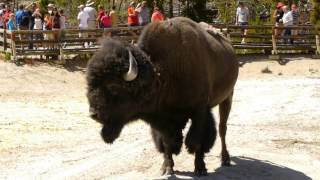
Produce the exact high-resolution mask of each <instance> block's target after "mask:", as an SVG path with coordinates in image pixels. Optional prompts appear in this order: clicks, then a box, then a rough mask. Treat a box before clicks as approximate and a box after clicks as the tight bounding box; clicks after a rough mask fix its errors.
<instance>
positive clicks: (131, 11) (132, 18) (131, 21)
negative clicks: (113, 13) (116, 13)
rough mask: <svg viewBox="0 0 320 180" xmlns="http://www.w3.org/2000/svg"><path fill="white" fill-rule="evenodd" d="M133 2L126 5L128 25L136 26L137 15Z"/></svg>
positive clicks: (137, 21)
mask: <svg viewBox="0 0 320 180" xmlns="http://www.w3.org/2000/svg"><path fill="white" fill-rule="evenodd" d="M134 5H135V3H134V1H132V2H131V3H130V4H129V7H128V26H138V25H139V20H138V15H137V12H136V10H135V7H134Z"/></svg>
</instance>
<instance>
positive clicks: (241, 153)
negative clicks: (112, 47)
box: [0, 57, 320, 180]
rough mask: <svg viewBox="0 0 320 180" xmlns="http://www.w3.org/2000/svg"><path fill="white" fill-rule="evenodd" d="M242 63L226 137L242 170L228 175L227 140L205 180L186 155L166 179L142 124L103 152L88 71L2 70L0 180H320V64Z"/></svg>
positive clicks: (1, 66)
mask: <svg viewBox="0 0 320 180" xmlns="http://www.w3.org/2000/svg"><path fill="white" fill-rule="evenodd" d="M242 60H246V61H245V63H244V64H243V66H242V67H241V70H240V77H239V81H238V83H237V85H236V90H235V96H234V104H233V109H232V112H231V115H230V120H229V122H228V133H227V144H228V148H229V151H230V154H231V155H232V163H233V166H232V167H229V168H224V167H223V168H221V167H220V165H219V164H220V163H219V151H220V142H219V139H218V141H217V143H216V144H215V146H214V148H213V149H212V151H211V152H210V153H209V154H207V156H206V162H207V168H208V170H209V175H208V176H206V177H202V178H196V177H194V176H192V171H193V156H191V155H189V154H187V153H186V151H185V149H184V150H183V152H182V153H181V154H180V155H179V156H175V157H174V160H175V170H176V175H173V176H170V177H160V176H159V175H158V173H159V168H160V166H161V163H162V156H161V155H160V154H159V153H157V152H156V151H155V148H154V145H153V142H152V141H151V138H150V135H149V127H148V126H147V125H145V124H144V123H143V122H141V121H139V122H136V123H133V124H131V125H129V126H127V127H126V128H125V129H124V130H123V132H122V134H121V137H120V138H119V139H118V140H117V141H116V142H115V143H114V144H113V145H106V144H104V143H103V141H102V140H101V138H100V136H99V132H100V126H99V125H98V124H97V123H95V122H94V121H93V120H91V119H90V118H89V117H88V104H87V100H86V97H85V93H86V86H85V80H84V72H83V71H84V69H83V66H77V65H72V66H68V67H59V66H52V65H47V64H36V65H34V66H29V65H25V66H22V67H17V66H15V65H14V64H12V63H6V62H3V61H0V179H48V178H49V179H125V180H127V179H137V180H140V179H222V180H224V179H245V180H248V179H252V180H257V179H263V180H267V179H270V180H274V179H281V180H285V179H290V180H295V179H296V180H307V179H320V170H319V168H320V119H319V117H320V111H319V107H320V60H312V59H308V58H303V57H291V58H290V59H288V60H290V61H289V62H288V63H287V64H286V65H279V64H278V63H277V62H274V61H273V62H271V61H265V60H264V59H263V58H261V57H251V58H242ZM251 61H253V62H251ZM266 67H268V69H269V70H270V71H271V73H261V70H263V69H265V68H266ZM213 111H214V112H216V109H214V110H213ZM215 115H216V117H218V115H217V113H215Z"/></svg>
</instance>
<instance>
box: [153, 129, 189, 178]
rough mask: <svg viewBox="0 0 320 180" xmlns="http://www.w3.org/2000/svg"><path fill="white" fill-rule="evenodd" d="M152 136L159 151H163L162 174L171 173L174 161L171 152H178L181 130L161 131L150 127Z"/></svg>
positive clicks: (180, 143)
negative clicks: (172, 131)
mask: <svg viewBox="0 0 320 180" xmlns="http://www.w3.org/2000/svg"><path fill="white" fill-rule="evenodd" d="M152 137H153V140H154V142H155V145H156V147H157V149H158V151H159V152H161V153H163V157H164V161H163V164H162V167H161V174H162V175H171V174H173V172H174V171H173V166H174V162H173V159H172V154H179V152H180V149H181V146H182V139H183V137H182V132H181V130H177V131H176V132H174V133H163V132H160V131H157V130H155V129H152Z"/></svg>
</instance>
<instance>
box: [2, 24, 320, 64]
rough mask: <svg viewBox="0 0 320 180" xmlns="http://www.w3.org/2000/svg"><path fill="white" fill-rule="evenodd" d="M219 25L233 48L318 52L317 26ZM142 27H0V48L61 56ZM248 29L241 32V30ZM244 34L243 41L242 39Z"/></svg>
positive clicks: (17, 54) (130, 36)
mask: <svg viewBox="0 0 320 180" xmlns="http://www.w3.org/2000/svg"><path fill="white" fill-rule="evenodd" d="M213 27H215V28H217V29H220V31H221V32H222V33H224V34H225V35H226V37H227V38H228V39H230V41H231V42H232V45H233V47H234V48H235V49H245V50H249V49H250V50H253V51H257V50H258V51H264V52H270V53H271V54H272V55H279V54H283V53H288V52H292V51H293V52H302V51H308V52H309V53H310V52H311V53H313V54H314V55H316V56H319V55H320V38H319V35H320V33H319V32H320V27H318V26H313V25H308V26H290V27H287V28H289V29H290V30H291V31H292V32H293V31H295V33H293V35H290V36H283V35H280V32H281V31H284V29H285V27H275V26H272V25H259V26H258V25H255V26H236V25H225V24H220V25H216V24H215V25H213ZM142 29H143V27H141V26H138V27H116V28H106V29H90V30H80V29H64V30H53V31H42V30H18V31H8V30H5V29H0V52H3V53H8V54H10V55H11V58H12V59H13V60H16V59H18V58H25V57H34V56H40V58H43V56H44V57H46V58H48V57H50V56H52V57H59V59H61V60H64V59H65V57H66V56H68V55H78V54H88V53H94V52H95V51H96V50H97V49H98V48H99V47H100V43H99V40H100V39H102V38H104V37H111V38H114V39H118V40H121V41H127V42H132V41H136V40H137V39H138V37H139V35H140V33H141V30H142ZM243 29H247V31H248V32H247V34H246V35H243V33H242V30H243ZM242 38H245V43H241V40H242Z"/></svg>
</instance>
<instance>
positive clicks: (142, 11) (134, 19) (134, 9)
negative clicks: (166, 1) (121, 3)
mask: <svg viewBox="0 0 320 180" xmlns="http://www.w3.org/2000/svg"><path fill="white" fill-rule="evenodd" d="M150 14H151V13H150V9H149V7H148V6H147V2H146V1H142V2H141V3H138V4H137V5H136V3H135V2H134V1H132V2H131V3H130V4H129V7H128V25H129V26H138V25H140V26H144V25H146V24H148V23H150V22H155V21H163V20H164V19H165V18H164V15H163V13H162V12H161V11H160V9H159V7H157V6H154V8H153V13H152V14H151V17H150Z"/></svg>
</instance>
